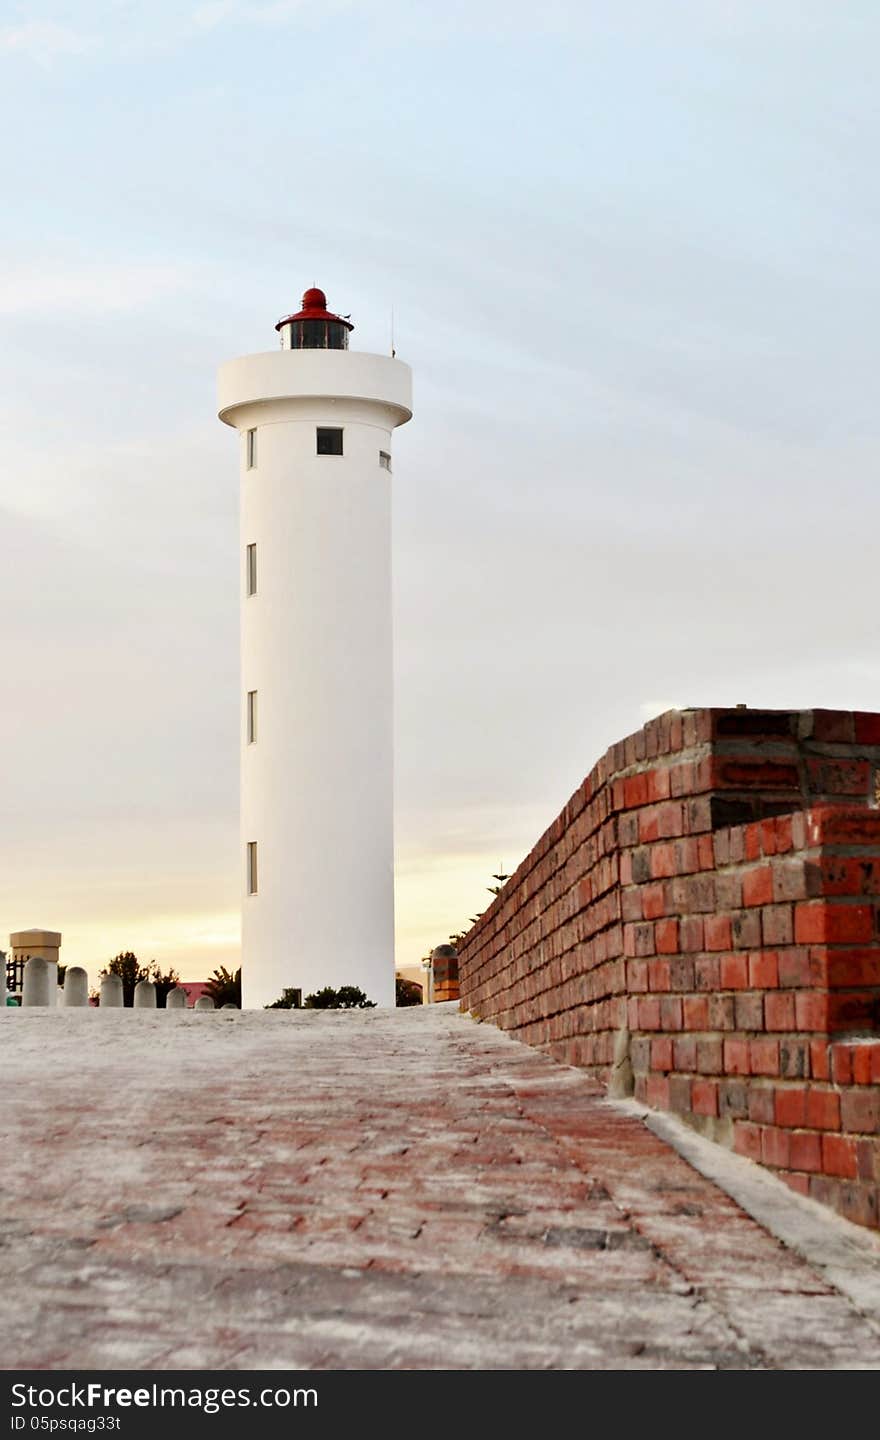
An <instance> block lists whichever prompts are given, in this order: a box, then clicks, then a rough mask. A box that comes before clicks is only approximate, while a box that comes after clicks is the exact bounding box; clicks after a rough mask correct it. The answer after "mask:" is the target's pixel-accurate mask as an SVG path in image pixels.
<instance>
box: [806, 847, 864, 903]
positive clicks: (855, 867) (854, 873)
mask: <svg viewBox="0 0 880 1440" xmlns="http://www.w3.org/2000/svg"><path fill="white" fill-rule="evenodd" d="M806 882H807V891H808V893H809V895H810V897H811V898H812V897H818V896H831V895H877V894H880V858H877V857H872V858H870V859H869V858H867V857H866V856H861V855H859V856H855V855H820V856H819V859H818V860H817V861H814V862H812V863H810V864H808V865H807V867H806Z"/></svg>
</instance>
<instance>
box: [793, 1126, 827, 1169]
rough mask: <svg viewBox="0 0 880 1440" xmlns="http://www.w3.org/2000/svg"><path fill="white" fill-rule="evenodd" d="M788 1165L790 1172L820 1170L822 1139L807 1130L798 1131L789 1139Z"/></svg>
mask: <svg viewBox="0 0 880 1440" xmlns="http://www.w3.org/2000/svg"><path fill="white" fill-rule="evenodd" d="M789 1164H790V1165H791V1168H792V1170H810V1171H814V1172H815V1171H818V1170H821V1169H822V1137H821V1135H817V1134H815V1133H814V1132H811V1131H809V1130H798V1131H795V1133H794V1134H793V1135H792V1137H791V1152H790V1155H789Z"/></svg>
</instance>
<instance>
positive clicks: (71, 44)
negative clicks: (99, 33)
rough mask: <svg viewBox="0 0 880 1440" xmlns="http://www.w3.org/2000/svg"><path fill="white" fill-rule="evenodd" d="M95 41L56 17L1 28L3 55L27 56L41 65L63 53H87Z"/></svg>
mask: <svg viewBox="0 0 880 1440" xmlns="http://www.w3.org/2000/svg"><path fill="white" fill-rule="evenodd" d="M94 45H95V40H94V39H93V37H92V36H90V35H84V34H82V33H81V32H80V31H79V30H72V29H71V28H70V26H69V25H57V24H56V23H55V21H54V20H27V21H25V23H24V24H23V25H7V26H5V27H4V28H3V29H2V30H0V54H3V53H6V54H16V55H26V56H27V57H28V59H30V60H33V61H35V62H36V63H37V64H38V65H48V64H51V62H52V61H53V60H54V59H55V58H56V57H57V56H59V55H84V54H85V53H86V51H88V50H91V49H93V48H94Z"/></svg>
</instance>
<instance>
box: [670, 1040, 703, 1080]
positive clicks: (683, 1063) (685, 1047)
mask: <svg viewBox="0 0 880 1440" xmlns="http://www.w3.org/2000/svg"><path fill="white" fill-rule="evenodd" d="M672 1056H673V1063H674V1066H675V1069H676V1070H684V1071H693V1070H696V1068H697V1042H696V1040H695V1039H694V1037H693V1036H692V1035H682V1036H681V1038H680V1039H677V1040H675V1041H674V1042H673V1046H672Z"/></svg>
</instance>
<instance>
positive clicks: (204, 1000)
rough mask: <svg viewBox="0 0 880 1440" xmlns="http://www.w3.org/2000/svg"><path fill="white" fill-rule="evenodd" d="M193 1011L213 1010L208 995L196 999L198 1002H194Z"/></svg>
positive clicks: (212, 1002) (212, 1003)
mask: <svg viewBox="0 0 880 1440" xmlns="http://www.w3.org/2000/svg"><path fill="white" fill-rule="evenodd" d="M193 1009H194V1010H213V1009H214V1001H213V1000H212V999H211V997H210V995H200V996H199V998H198V1000H197V1001H196V1003H195V1005H194V1006H193Z"/></svg>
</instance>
